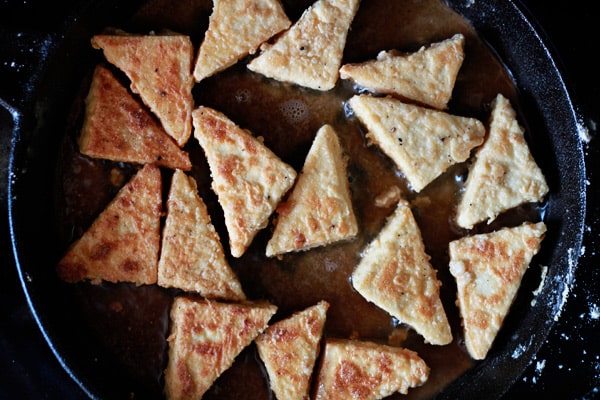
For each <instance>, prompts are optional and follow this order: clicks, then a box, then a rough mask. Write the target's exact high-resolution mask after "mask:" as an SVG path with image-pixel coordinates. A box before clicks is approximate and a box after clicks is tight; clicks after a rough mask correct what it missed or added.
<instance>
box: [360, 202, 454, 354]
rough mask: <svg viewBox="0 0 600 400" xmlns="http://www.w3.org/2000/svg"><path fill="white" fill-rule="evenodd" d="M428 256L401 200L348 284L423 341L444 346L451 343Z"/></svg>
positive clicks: (409, 213) (407, 209)
mask: <svg viewBox="0 0 600 400" xmlns="http://www.w3.org/2000/svg"><path fill="white" fill-rule="evenodd" d="M429 259H430V257H429V255H428V254H427V253H426V252H425V245H424V243H423V239H422V237H421V231H420V230H419V227H418V225H417V223H416V221H415V219H414V216H413V214H412V211H411V209H410V207H409V206H408V203H407V202H406V201H404V200H401V201H400V202H399V203H398V206H397V207H396V211H395V212H394V214H392V215H391V216H390V217H389V219H388V221H387V222H386V225H385V226H384V227H383V229H382V230H381V231H380V232H379V234H378V235H377V236H376V237H375V238H374V239H373V240H372V241H371V242H370V243H369V244H368V245H367V248H366V249H365V250H364V252H363V257H362V259H361V260H360V262H359V264H358V266H357V267H356V269H355V270H354V273H353V274H352V285H353V286H354V288H355V289H356V290H357V291H358V292H359V293H360V294H361V295H362V296H363V297H365V298H366V299H367V300H369V301H370V302H372V303H374V304H375V305H377V306H378V307H380V308H382V309H383V310H385V311H387V312H388V313H390V314H391V315H392V316H394V317H395V318H397V319H398V320H399V321H400V322H403V323H406V324H408V325H409V326H411V327H412V328H414V329H415V330H416V331H417V332H418V333H419V334H420V335H422V336H423V337H424V338H425V341H427V342H429V343H431V344H435V345H445V344H448V343H450V342H451V341H452V332H451V330H450V324H449V323H448V319H447V317H446V312H445V311H444V307H443V305H442V301H441V300H440V286H441V282H440V281H439V280H438V279H437V277H436V270H435V269H434V268H433V267H432V266H431V264H430V263H429Z"/></svg>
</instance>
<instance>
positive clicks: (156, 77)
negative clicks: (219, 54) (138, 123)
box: [91, 32, 194, 147]
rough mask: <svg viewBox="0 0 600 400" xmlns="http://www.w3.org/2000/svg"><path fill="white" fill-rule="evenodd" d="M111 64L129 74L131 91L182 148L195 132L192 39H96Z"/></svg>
mask: <svg viewBox="0 0 600 400" xmlns="http://www.w3.org/2000/svg"><path fill="white" fill-rule="evenodd" d="M91 42H92V46H93V47H94V48H96V49H102V50H103V52H104V56H105V57H106V59H107V60H108V61H109V62H110V63H111V64H114V65H115V66H117V67H118V68H119V69H120V70H122V71H123V72H125V74H126V75H127V76H128V77H129V80H130V81H131V90H132V91H133V92H134V93H137V94H139V95H140V97H141V98H142V101H143V102H144V103H145V104H146V105H147V106H148V107H149V108H150V110H152V112H153V113H154V114H155V115H156V116H157V117H158V119H159V120H160V121H161V123H162V125H163V127H164V129H165V131H167V133H168V134H169V135H171V136H172V137H173V139H175V141H176V142H177V144H178V145H179V146H180V147H182V146H183V145H184V144H185V143H186V142H187V140H188V138H189V137H190V135H191V132H192V109H193V106H194V99H193V97H192V86H193V85H194V79H193V76H192V59H193V56H194V47H193V45H192V42H191V40H190V38H189V37H188V36H186V35H180V34H163V35H133V34H128V33H126V32H117V33H116V34H101V35H95V36H94V37H92V40H91Z"/></svg>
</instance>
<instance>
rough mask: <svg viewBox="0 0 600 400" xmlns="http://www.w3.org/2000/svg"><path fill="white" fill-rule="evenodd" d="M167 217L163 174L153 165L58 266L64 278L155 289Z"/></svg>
mask: <svg viewBox="0 0 600 400" xmlns="http://www.w3.org/2000/svg"><path fill="white" fill-rule="evenodd" d="M161 213H162V182H161V173H160V170H159V168H158V167H156V166H154V165H151V164H148V165H145V166H144V167H143V168H142V169H141V170H139V171H138V172H137V173H136V175H134V176H133V178H131V180H130V181H129V182H128V183H127V184H125V186H123V187H122V188H121V190H120V191H119V192H118V193H117V195H116V196H115V198H114V199H113V200H112V201H111V202H110V203H109V204H108V206H107V207H106V208H105V209H104V210H103V211H102V212H101V213H100V215H98V217H97V218H96V219H95V220H94V222H93V223H92V225H91V226H90V227H89V228H88V229H87V231H85V232H84V233H83V235H82V236H81V237H80V238H79V239H78V240H77V241H76V242H75V243H73V245H72V246H71V247H70V248H69V249H68V250H67V252H66V253H65V255H64V256H63V258H62V259H61V260H60V261H59V263H58V267H57V272H58V275H59V277H60V278H61V279H63V280H65V281H67V282H80V281H84V280H90V281H91V282H92V283H101V282H102V281H107V282H133V283H135V284H137V285H144V284H147V285H150V284H155V283H156V280H157V268H158V252H159V247H160V230H159V229H160V217H161ZM141 243H143V245H140V244H141Z"/></svg>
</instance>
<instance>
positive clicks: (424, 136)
mask: <svg viewBox="0 0 600 400" xmlns="http://www.w3.org/2000/svg"><path fill="white" fill-rule="evenodd" d="M349 104H350V106H351V107H352V110H353V111H354V113H355V114H356V116H357V117H358V118H359V120H360V121H361V122H362V123H363V124H364V125H365V126H366V128H367V129H368V132H367V138H368V139H369V140H371V141H372V142H373V143H375V144H376V145H377V146H378V147H379V148H380V149H381V150H382V151H383V152H384V153H385V154H386V155H387V156H388V157H390V158H391V159H392V160H393V161H394V162H395V163H396V165H397V167H398V168H399V169H400V171H402V173H404V175H405V176H406V178H407V179H408V182H409V183H410V185H411V186H412V188H413V190H415V191H416V192H420V191H421V190H422V189H423V188H425V186H427V185H428V184H429V183H431V182H432V181H433V180H434V179H435V178H437V177H438V176H440V175H441V174H442V173H444V172H445V171H446V170H447V169H448V168H449V167H450V166H451V165H454V164H456V163H459V162H463V161H466V160H467V159H468V158H469V156H470V155H471V150H472V149H473V148H474V147H476V146H479V145H480V144H481V143H483V139H484V136H485V127H484V125H483V124H482V123H481V121H479V120H477V119H475V118H467V117H461V116H457V115H451V114H448V113H446V112H443V111H438V110H432V109H429V108H425V107H419V106H416V105H412V104H406V103H403V102H401V101H400V100H397V99H394V98H391V97H375V96H370V95H355V96H353V97H352V98H351V99H350V100H349Z"/></svg>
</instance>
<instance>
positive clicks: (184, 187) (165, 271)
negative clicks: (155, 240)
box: [158, 170, 246, 301]
mask: <svg viewBox="0 0 600 400" xmlns="http://www.w3.org/2000/svg"><path fill="white" fill-rule="evenodd" d="M158 284H159V285H160V286H164V287H175V288H179V289H183V290H185V291H188V292H197V293H199V294H200V295H201V296H202V297H204V298H208V299H224V300H233V301H239V300H245V298H246V296H245V295H244V292H243V291H242V286H241V284H240V282H239V280H238V278H237V276H236V274H235V272H234V271H233V270H232V269H231V267H230V266H229V264H228V262H227V260H226V259H225V252H224V251H223V246H222V245H221V241H220V239H219V234H218V233H217V232H216V231H215V228H214V226H213V225H212V223H211V220H210V215H209V214H208V210H207V208H206V204H205V203H204V201H203V200H202V198H201V197H200V196H199V194H198V190H197V187H196V181H195V180H194V178H192V177H191V176H187V175H186V174H185V173H184V172H183V171H181V170H175V172H174V174H173V178H172V182H171V188H170V191H169V197H168V200H167V218H166V221H165V226H164V229H163V238H162V249H161V255H160V259H159V262H158Z"/></svg>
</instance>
